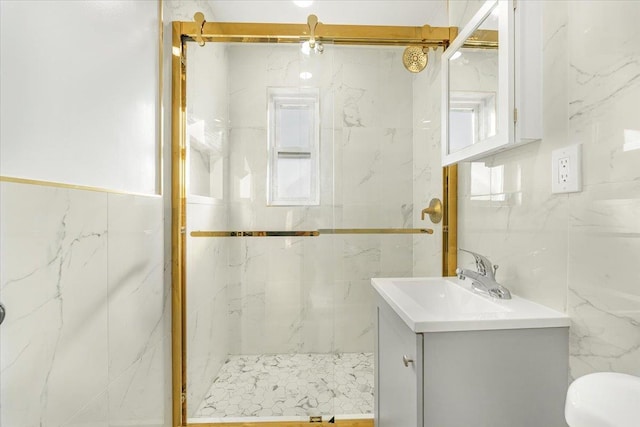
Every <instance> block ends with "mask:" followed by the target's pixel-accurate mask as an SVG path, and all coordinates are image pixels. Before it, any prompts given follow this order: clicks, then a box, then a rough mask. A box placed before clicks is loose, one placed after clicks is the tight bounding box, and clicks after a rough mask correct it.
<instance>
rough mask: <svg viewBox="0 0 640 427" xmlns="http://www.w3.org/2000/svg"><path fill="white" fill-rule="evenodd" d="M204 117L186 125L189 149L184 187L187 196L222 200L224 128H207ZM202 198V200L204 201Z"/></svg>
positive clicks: (225, 132)
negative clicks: (185, 185)
mask: <svg viewBox="0 0 640 427" xmlns="http://www.w3.org/2000/svg"><path fill="white" fill-rule="evenodd" d="M208 127H210V126H207V124H206V123H205V120H194V121H193V123H189V124H188V125H187V134H188V141H189V150H188V154H187V162H188V165H189V167H188V170H189V172H188V180H187V188H188V193H189V196H190V198H195V200H198V199H201V198H206V199H211V200H222V199H224V182H225V179H224V176H225V169H226V168H225V164H226V161H225V159H226V158H228V155H227V153H226V152H225V151H226V149H225V148H226V146H227V144H226V141H227V140H228V136H227V135H228V132H227V130H226V129H216V128H214V129H207V128H208ZM206 199H205V200H206Z"/></svg>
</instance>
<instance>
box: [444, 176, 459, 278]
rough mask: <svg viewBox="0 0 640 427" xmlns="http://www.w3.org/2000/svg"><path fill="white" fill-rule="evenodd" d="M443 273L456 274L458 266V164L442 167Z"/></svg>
mask: <svg viewBox="0 0 640 427" xmlns="http://www.w3.org/2000/svg"><path fill="white" fill-rule="evenodd" d="M442 185H443V189H442V190H443V191H442V197H443V202H444V203H443V205H444V216H443V222H442V275H443V276H455V274H456V268H457V266H458V165H451V166H446V167H444V168H442Z"/></svg>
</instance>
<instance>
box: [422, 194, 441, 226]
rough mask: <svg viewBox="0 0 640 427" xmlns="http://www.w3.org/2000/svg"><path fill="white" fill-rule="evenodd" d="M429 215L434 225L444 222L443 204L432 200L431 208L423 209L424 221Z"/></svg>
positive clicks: (437, 200)
mask: <svg viewBox="0 0 640 427" xmlns="http://www.w3.org/2000/svg"><path fill="white" fill-rule="evenodd" d="M427 214H428V215H429V219H430V220H431V222H433V223H434V224H437V223H439V222H440V221H442V202H441V201H440V199H431V201H430V202H429V206H428V207H426V208H424V209H422V214H421V218H422V220H423V221H424V216H425V215H427Z"/></svg>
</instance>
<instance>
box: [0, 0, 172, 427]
mask: <svg viewBox="0 0 640 427" xmlns="http://www.w3.org/2000/svg"><path fill="white" fill-rule="evenodd" d="M45 3H46V4H45ZM0 7H1V11H0V15H1V16H2V25H1V27H2V36H1V37H0V39H1V42H2V49H1V51H2V61H1V67H2V73H1V74H2V82H1V83H2V91H1V92H2V95H1V96H2V98H1V103H2V111H1V122H2V142H1V145H0V149H1V152H2V153H1V154H2V156H1V157H2V163H1V164H0V175H2V177H3V182H1V183H0V244H1V250H0V254H1V255H0V299H1V300H2V302H3V303H4V304H5V305H6V306H7V310H8V314H7V318H6V319H5V322H4V324H3V325H2V327H1V334H2V335H1V337H0V338H1V344H2V345H1V353H0V365H1V367H0V372H1V374H0V384H1V392H0V394H1V399H2V401H1V404H0V406H1V409H0V423H1V424H2V425H7V426H20V427H30V426H105V427H106V426H126V425H145V426H166V425H169V423H170V418H169V417H168V416H167V415H168V412H169V411H170V405H169V394H168V392H169V387H168V386H169V383H170V379H171V376H170V374H169V373H170V328H169V326H170V325H169V320H170V315H169V311H170V310H169V307H170V304H169V300H168V297H169V292H168V289H169V288H168V287H166V286H164V284H163V275H164V267H165V265H164V256H163V241H164V231H163V219H164V218H163V210H162V198H161V197H159V196H158V195H157V193H158V191H159V187H158V171H159V162H158V153H159V147H158V139H157V138H158V133H157V130H158V129H157V123H156V117H157V108H159V104H158V98H157V96H158V80H157V78H158V72H157V65H158V58H157V53H158V25H159V15H158V4H157V3H156V2H126V1H125V2H78V3H76V2H51V3H48V2H1V3H0ZM35 27H37V28H38V31H26V30H25V28H35ZM43 70H45V71H43ZM7 176H13V177H20V178H25V179H35V180H41V181H47V182H51V181H54V182H65V183H70V184H75V185H81V186H89V187H102V188H106V189H108V190H107V191H101V190H98V191H93V190H83V189H78V188H76V187H69V188H65V187H61V186H58V185H57V184H53V185H49V184H48V183H47V182H44V183H41V184H37V185H36V184H30V183H16V182H10V181H8V180H7V179H6V177H7ZM110 190H120V191H121V193H120V192H113V191H110Z"/></svg>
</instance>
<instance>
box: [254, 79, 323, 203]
mask: <svg viewBox="0 0 640 427" xmlns="http://www.w3.org/2000/svg"><path fill="white" fill-rule="evenodd" d="M268 100H269V106H268V120H269V131H268V144H269V172H268V176H267V194H268V201H267V202H268V204H269V205H271V206H287V205H318V204H320V197H319V184H320V180H319V177H318V175H319V166H320V161H319V148H320V147H319V145H320V143H319V139H320V107H319V93H318V89H297V88H269V89H268Z"/></svg>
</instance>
